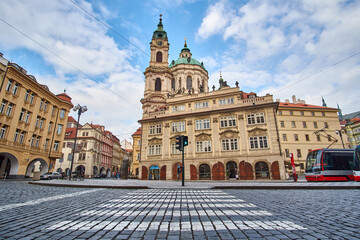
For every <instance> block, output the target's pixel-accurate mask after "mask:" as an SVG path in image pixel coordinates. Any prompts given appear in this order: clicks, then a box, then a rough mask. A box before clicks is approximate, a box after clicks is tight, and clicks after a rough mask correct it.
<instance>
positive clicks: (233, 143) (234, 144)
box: [221, 138, 239, 151]
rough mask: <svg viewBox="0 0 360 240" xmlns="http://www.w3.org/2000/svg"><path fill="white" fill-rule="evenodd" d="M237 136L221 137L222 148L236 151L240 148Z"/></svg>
mask: <svg viewBox="0 0 360 240" xmlns="http://www.w3.org/2000/svg"><path fill="white" fill-rule="evenodd" d="M238 142H239V141H238V139H237V138H228V139H221V150H222V151H236V150H239V144H238Z"/></svg>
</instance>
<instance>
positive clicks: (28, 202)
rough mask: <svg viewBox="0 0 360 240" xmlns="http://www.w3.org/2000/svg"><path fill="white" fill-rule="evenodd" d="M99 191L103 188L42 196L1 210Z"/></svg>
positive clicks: (6, 206) (2, 207)
mask: <svg viewBox="0 0 360 240" xmlns="http://www.w3.org/2000/svg"><path fill="white" fill-rule="evenodd" d="M97 191H102V189H93V190H86V191H82V192H76V193H69V194H65V195H59V196H53V197H47V198H41V199H37V200H31V201H27V202H24V203H13V204H9V205H5V206H1V207H0V212H1V211H5V210H9V209H13V208H18V207H24V206H31V205H36V204H40V203H43V202H48V201H55V200H59V199H64V198H70V197H77V196H80V195H83V194H86V193H92V192H97Z"/></svg>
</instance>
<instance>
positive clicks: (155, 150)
mask: <svg viewBox="0 0 360 240" xmlns="http://www.w3.org/2000/svg"><path fill="white" fill-rule="evenodd" d="M148 155H149V156H155V155H161V145H160V144H156V145H149V151H148Z"/></svg>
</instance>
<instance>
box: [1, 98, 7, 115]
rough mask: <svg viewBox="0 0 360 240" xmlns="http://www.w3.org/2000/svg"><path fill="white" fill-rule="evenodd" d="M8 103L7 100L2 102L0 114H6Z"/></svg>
mask: <svg viewBox="0 0 360 240" xmlns="http://www.w3.org/2000/svg"><path fill="white" fill-rule="evenodd" d="M7 103H8V102H7V101H6V100H3V101H2V102H1V105H0V113H4V112H5V109H6V104H7Z"/></svg>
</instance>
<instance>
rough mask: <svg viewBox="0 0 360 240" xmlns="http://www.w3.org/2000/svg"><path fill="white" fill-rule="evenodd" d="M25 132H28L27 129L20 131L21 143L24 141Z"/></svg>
mask: <svg viewBox="0 0 360 240" xmlns="http://www.w3.org/2000/svg"><path fill="white" fill-rule="evenodd" d="M25 134H26V132H25V131H24V132H21V133H20V138H19V143H24V140H25Z"/></svg>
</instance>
